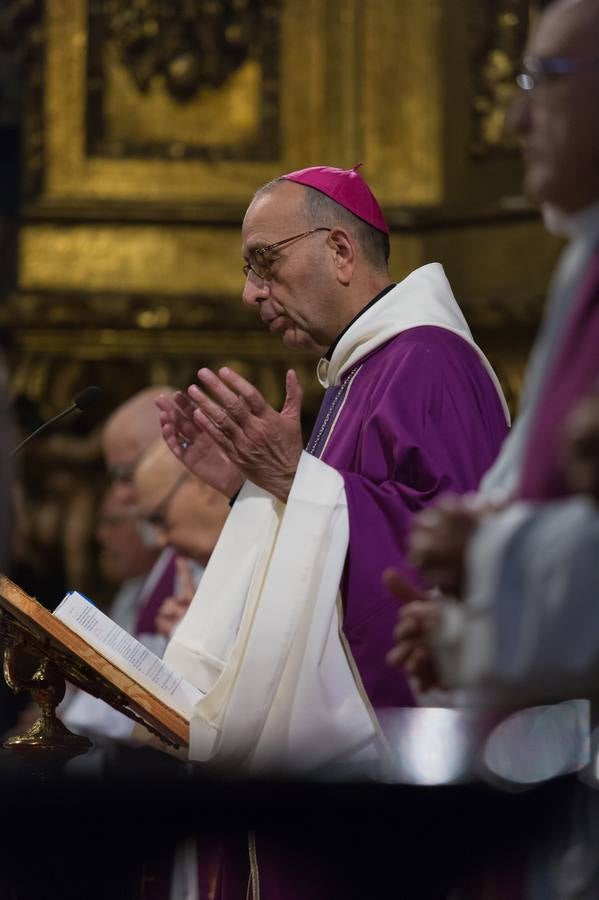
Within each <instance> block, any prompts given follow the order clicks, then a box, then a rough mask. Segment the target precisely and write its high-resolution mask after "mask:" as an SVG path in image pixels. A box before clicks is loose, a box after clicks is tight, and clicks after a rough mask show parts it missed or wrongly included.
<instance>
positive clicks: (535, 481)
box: [519, 251, 599, 500]
mask: <svg viewBox="0 0 599 900" xmlns="http://www.w3.org/2000/svg"><path fill="white" fill-rule="evenodd" d="M598 377H599V251H597V252H596V253H595V255H594V257H593V259H592V260H591V263H590V265H589V268H588V271H587V273H586V276H585V278H584V281H583V284H582V286H581V289H580V292H579V294H578V297H577V299H576V304H575V307H574V311H573V314H572V317H571V319H570V322H569V324H568V327H567V329H566V333H565V334H564V337H563V339H562V342H561V344H560V345H559V350H558V353H557V355H556V357H555V361H554V363H553V365H552V367H551V369H550V371H549V374H548V377H547V380H546V382H545V387H544V388H543V392H542V394H541V397H540V399H539V404H538V408H537V414H536V416H535V418H534V421H533V425H532V430H531V434H530V438H529V441H528V446H527V450H526V456H525V458H524V465H523V471H522V477H521V480H520V490H519V496H520V498H521V499H523V500H552V499H556V498H558V497H564V496H566V495H568V494H569V493H570V491H569V489H568V487H567V485H566V483H565V479H564V472H563V467H562V461H561V447H562V441H563V437H564V428H565V422H566V419H567V417H568V414H569V413H570V412H571V411H572V410H573V409H574V407H575V405H576V402H577V401H578V400H580V399H582V397H583V396H584V395H585V394H587V393H589V392H590V391H591V390H592V389H593V387H596V385H597V378H598Z"/></svg>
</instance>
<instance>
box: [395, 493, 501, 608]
mask: <svg viewBox="0 0 599 900" xmlns="http://www.w3.org/2000/svg"><path fill="white" fill-rule="evenodd" d="M484 511H485V510H483V509H482V508H481V507H480V506H478V507H475V506H474V505H473V503H472V500H471V499H470V498H468V496H465V497H457V496H453V495H448V496H446V497H443V498H441V500H439V502H438V504H437V505H436V506H429V507H428V508H427V509H424V510H423V511H422V512H420V513H418V515H416V516H415V517H414V520H413V523H412V529H411V532H410V535H409V538H408V559H409V561H410V562H411V563H412V565H413V566H415V567H416V568H417V569H419V570H420V571H421V572H422V574H423V575H424V576H425V577H426V579H427V581H428V582H429V583H430V584H431V585H434V586H435V587H438V588H440V589H441V590H442V591H443V593H446V594H452V595H453V596H455V597H460V596H461V593H462V588H463V581H464V569H465V556H466V548H467V546H468V542H469V540H470V538H471V536H472V533H473V531H474V530H475V528H476V527H477V525H478V524H479V522H480V520H481V518H482V516H483V514H484Z"/></svg>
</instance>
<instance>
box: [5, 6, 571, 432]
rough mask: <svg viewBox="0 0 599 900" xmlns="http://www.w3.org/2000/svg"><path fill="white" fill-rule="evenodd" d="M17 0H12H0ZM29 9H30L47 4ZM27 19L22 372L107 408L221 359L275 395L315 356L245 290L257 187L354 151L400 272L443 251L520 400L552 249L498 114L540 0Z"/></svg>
mask: <svg viewBox="0 0 599 900" xmlns="http://www.w3.org/2000/svg"><path fill="white" fill-rule="evenodd" d="M10 5H12V6H13V7H16V6H18V5H19V3H18V0H17V2H15V0H13V2H12V3H9V6H10ZM34 6H35V4H34ZM36 8H37V16H36V17H34V18H33V19H32V18H31V17H29V18H28V20H27V27H26V29H24V33H23V34H22V38H23V39H24V40H27V41H28V42H29V44H28V47H29V50H28V52H27V64H26V69H25V82H26V84H25V87H26V104H25V112H24V166H23V168H24V171H23V178H24V188H23V191H24V193H23V204H22V210H21V218H20V224H19V231H18V265H17V271H18V275H17V285H16V288H15V290H14V291H13V292H12V294H11V295H10V296H9V297H7V298H6V299H5V301H4V303H3V305H2V307H1V309H0V324H2V325H3V327H4V328H5V329H6V330H7V331H8V332H9V333H10V335H11V338H12V348H13V349H12V351H11V354H10V362H11V366H12V378H13V383H14V387H15V390H18V391H20V392H23V393H25V394H27V395H28V396H29V397H30V398H31V399H32V400H34V401H35V402H37V403H38V404H39V405H40V407H41V410H42V412H43V413H48V414H49V413H51V412H53V411H55V410H56V409H57V408H59V407H61V406H62V405H64V404H67V403H68V402H70V399H71V397H72V395H73V393H74V392H76V390H78V389H79V388H80V387H82V386H83V385H85V384H87V383H91V382H95V383H98V384H99V385H100V386H101V387H102V388H103V390H104V392H105V396H106V401H105V410H104V412H106V411H108V409H110V408H112V407H114V406H115V405H117V404H118V403H119V402H120V401H122V400H123V399H125V398H126V397H127V396H129V395H130V394H132V393H133V392H134V391H135V390H136V389H138V388H141V387H142V386H144V385H146V384H148V383H170V384H174V385H183V384H186V383H188V382H189V380H190V379H191V378H192V377H193V374H194V371H195V370H196V369H197V368H198V367H199V366H200V365H209V366H212V367H214V366H218V365H221V364H223V363H225V362H226V363H229V364H232V365H234V366H235V367H237V368H238V370H240V371H241V372H242V373H243V374H245V375H247V376H248V377H249V378H250V379H252V380H253V381H254V382H255V383H256V384H257V385H258V387H259V388H260V389H261V390H262V391H263V392H264V393H265V395H266V396H267V398H268V399H269V400H270V401H271V402H273V403H274V404H277V403H280V402H281V399H282V390H281V386H282V383H283V377H284V372H285V369H286V368H287V367H288V366H289V364H290V363H293V365H295V366H296V367H297V369H298V371H299V374H300V378H301V380H302V383H303V385H304V388H305V396H306V399H305V407H306V423H307V424H308V422H309V417H310V415H311V414H313V412H314V411H315V409H316V408H317V406H318V403H319V398H320V393H321V389H320V387H319V386H318V384H317V382H316V379H315V376H314V365H313V361H312V360H311V359H309V358H308V357H306V356H302V355H300V354H295V355H292V354H290V353H289V351H287V350H285V349H284V348H283V347H282V345H281V344H280V342H279V339H278V338H277V337H276V336H274V335H269V334H267V333H264V331H263V330H262V329H261V327H260V324H259V322H258V321H257V319H256V316H255V315H252V314H251V312H249V311H247V310H245V309H244V308H243V307H242V304H241V302H240V292H241V288H242V274H241V257H240V237H239V226H240V223H241V219H242V216H243V211H244V209H245V207H246V205H247V202H248V199H249V198H250V197H251V195H252V193H253V191H254V190H255V188H256V187H257V186H259V185H260V184H262V183H264V182H265V181H268V180H269V179H271V178H272V177H274V176H276V175H277V174H280V173H281V172H285V171H289V170H292V169H296V168H300V167H303V166H306V165H310V164H323V163H324V164H330V165H337V166H342V167H349V166H352V165H354V164H355V163H357V162H359V161H361V162H363V164H364V169H363V171H364V173H365V175H366V177H367V178H368V180H369V182H370V183H371V185H372V187H373V189H374V191H375V192H376V193H377V195H378V197H379V199H380V200H381V202H382V204H383V206H384V208H385V212H386V214H387V216H388V220H389V222H390V224H391V228H392V274H393V276H394V278H396V279H399V278H401V277H403V276H404V275H405V274H407V272H409V271H410V270H411V269H413V268H415V267H416V266H418V265H421V264H423V263H425V262H429V261H432V260H440V261H441V262H443V263H444V265H445V267H446V270H447V273H448V275H449V278H450V280H451V282H452V284H453V287H454V291H455V293H456V296H457V297H458V299H459V300H460V302H461V304H462V306H463V308H464V310H465V312H466V314H467V316H468V317H469V319H470V322H471V325H472V327H473V330H474V331H475V332H476V333H477V335H478V336H479V338H480V340H481V342H482V344H483V346H484V347H485V349H487V350H488V352H489V354H490V356H491V358H492V360H493V362H494V363H495V365H496V367H497V369H498V370H499V373H500V375H501V377H502V380H503V382H504V385H505V387H506V391H507V393H508V396H509V398H510V400H511V401H513V400H514V399H515V397H516V396H517V394H518V391H519V387H520V379H521V372H522V367H523V363H524V360H525V357H526V352H527V349H528V346H529V343H530V340H531V337H532V334H533V333H534V329H535V327H536V324H537V320H538V313H539V309H540V307H541V303H542V298H543V296H544V292H545V288H546V284H547V279H548V275H549V272H550V270H551V267H552V265H553V262H554V259H555V254H556V251H557V245H556V243H555V242H553V241H551V240H549V239H548V238H547V237H546V236H545V235H544V233H543V231H542V229H541V227H540V224H539V222H538V218H537V216H536V214H535V213H534V212H533V211H532V210H531V209H530V208H529V207H528V206H527V204H526V203H525V202H524V201H523V200H522V198H521V196H520V193H521V192H520V177H521V173H520V164H519V159H518V155H517V152H515V148H514V146H513V142H511V141H510V139H509V138H507V137H506V135H505V131H504V127H503V126H504V119H505V111H506V108H507V105H508V104H509V101H510V99H511V96H512V93H513V90H514V87H513V85H514V75H515V74H516V72H517V67H518V64H519V60H520V57H521V54H522V50H523V46H524V42H525V40H526V35H527V32H528V29H529V25H530V21H531V17H532V15H534V4H533V3H531V2H529V0H488V2H485V3H480V2H479V0H301V2H297V0H46V2H45V3H43V2H41V0H40V2H38V3H37V7H36Z"/></svg>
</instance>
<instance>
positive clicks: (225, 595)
mask: <svg viewBox="0 0 599 900" xmlns="http://www.w3.org/2000/svg"><path fill="white" fill-rule="evenodd" d="M348 539H349V523H348V515H347V504H346V499H345V491H344V483H343V478H342V477H341V475H339V473H338V472H336V471H335V470H334V469H332V468H331V467H330V466H327V465H326V464H325V463H323V462H321V461H320V460H318V459H315V458H314V457H312V456H310V455H308V454H307V453H302V456H301V459H300V463H299V466H298V469H297V474H296V477H295V479H294V482H293V487H292V490H291V492H290V495H289V498H288V501H287V504H286V505H285V506H284V505H283V504H281V503H280V502H279V501H277V500H275V498H274V497H272V496H271V495H270V494H268V493H266V492H265V491H263V490H261V489H260V488H258V487H256V486H255V485H253V484H251V483H246V485H245V486H244V488H243V489H242V491H241V493H240V495H239V497H238V498H237V501H236V503H235V505H234V507H233V509H232V511H231V513H230V515H229V518H228V519H227V522H226V524H225V527H224V529H223V532H222V534H221V537H220V539H219V542H218V544H217V547H216V550H215V551H214V553H213V555H212V558H211V560H210V562H209V564H208V566H207V569H206V572H205V574H204V577H203V579H202V582H201V584H200V587H199V588H198V591H197V593H196V595H195V597H194V600H193V602H192V605H191V607H190V609H189V611H188V613H187V615H186V617H185V619H184V620H183V621H182V622H181V624H180V626H179V628H178V629H177V632H176V634H175V635H174V637H173V639H172V640H171V642H170V644H169V646H168V648H167V652H166V654H165V659H166V660H167V662H169V664H171V665H172V666H173V667H174V668H176V669H177V670H178V671H180V672H181V673H182V674H184V675H185V677H186V678H188V679H189V680H190V681H191V682H192V683H193V684H194V685H196V687H198V688H199V689H200V690H201V691H203V692H204V694H205V696H204V697H203V698H202V699H201V700H200V701H199V702H198V703H197V705H196V707H195V710H194V712H193V715H192V718H191V722H190V758H191V759H193V760H197V761H212V762H215V763H225V764H227V765H237V766H242V767H243V768H245V769H246V770H250V771H257V770H261V769H262V770H263V769H265V768H266V769H274V768H282V769H286V770H292V771H296V772H297V771H300V772H301V771H315V770H316V769H322V768H326V769H327V770H328V771H330V767H333V770H334V767H335V766H342V767H343V771H344V772H346V771H347V769H348V768H349V770H351V771H356V769H357V771H358V773H360V774H366V773H369V774H370V773H373V767H374V768H376V767H377V764H378V761H380V760H382V759H383V757H384V754H385V742H384V739H383V738H382V737H381V734H380V731H379V728H378V723H377V721H376V717H375V716H374V713H373V712H372V710H371V708H370V705H369V703H368V700H367V698H366V697H365V696H364V695H363V692H362V691H361V688H360V685H359V683H358V680H357V679H356V678H354V674H353V672H352V669H351V665H350V663H349V661H348V658H347V657H346V654H345V651H344V645H343V641H342V639H341V638H340V633H339V632H340V622H339V617H338V608H337V606H336V605H335V602H334V599H335V597H337V596H338V586H339V582H340V580H341V575H342V572H343V566H344V563H345V555H346V551H347V545H348ZM333 774H334V772H333Z"/></svg>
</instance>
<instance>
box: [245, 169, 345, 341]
mask: <svg viewBox="0 0 599 900" xmlns="http://www.w3.org/2000/svg"><path fill="white" fill-rule="evenodd" d="M303 193H304V191H303V188H302V187H300V186H299V185H296V184H292V183H290V182H283V183H281V184H279V185H277V186H276V187H275V188H273V189H272V190H271V191H269V192H267V193H265V194H261V195H259V196H258V197H257V198H256V199H255V200H254V201H253V202H252V203H251V204H250V207H249V209H248V211H247V213H246V215H245V219H244V221H243V227H242V240H243V247H242V253H243V256H244V259H245V260H246V262H248V263H250V265H251V263H252V259H253V258H254V255H255V253H256V251H257V250H261V249H262V248H264V247H268V246H269V245H271V244H276V243H278V242H279V241H286V240H287V239H288V238H290V237H293V236H294V235H298V237H297V239H296V240H292V241H289V242H288V243H285V244H284V246H282V247H280V248H277V249H275V250H274V251H272V253H270V252H268V253H266V254H264V256H260V260H261V262H263V263H265V264H266V267H267V273H266V274H265V275H264V276H261V275H260V274H256V273H255V272H254V271H252V270H251V269H250V270H249V272H248V275H247V277H246V283H245V287H244V290H243V295H242V297H243V302H244V303H247V304H248V305H250V306H257V307H258V311H259V314H260V318H261V319H262V321H263V322H264V323H265V324H266V325H268V327H269V328H270V330H271V331H277V332H282V333H283V335H284V338H283V339H284V341H285V343H286V344H287V346H305V345H306V344H309V349H313V350H317V349H318V348H317V347H316V345H322V346H325V347H326V346H328V345H329V344H330V343H331V341H332V340H333V338H334V337H335V335H336V330H335V326H333V325H332V315H331V309H330V308H327V296H328V294H329V291H330V289H331V288H332V287H333V285H332V283H331V277H332V276H331V269H330V261H329V254H328V253H327V244H326V240H327V234H328V232H327V230H324V229H323V230H314V231H311V230H310V226H309V225H308V224H306V220H305V218H304V213H303ZM306 232H309V233H308V234H305V233H306ZM332 328H333V333H332V335H331V333H330V332H331V329H332Z"/></svg>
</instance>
